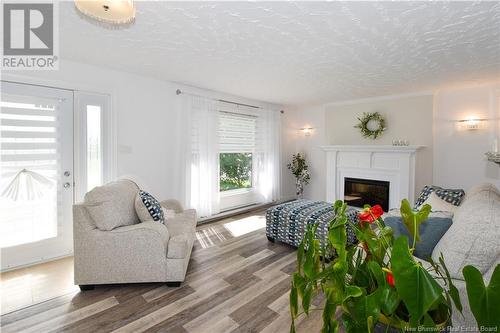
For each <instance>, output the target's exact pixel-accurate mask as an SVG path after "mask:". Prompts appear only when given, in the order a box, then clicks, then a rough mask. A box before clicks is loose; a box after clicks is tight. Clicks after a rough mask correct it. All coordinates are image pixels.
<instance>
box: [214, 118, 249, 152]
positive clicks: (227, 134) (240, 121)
mask: <svg viewBox="0 0 500 333" xmlns="http://www.w3.org/2000/svg"><path fill="white" fill-rule="evenodd" d="M256 120H257V117H255V116H253V115H246V114H239V113H234V112H226V111H219V128H218V135H219V150H220V152H221V153H252V152H253V151H254V150H255V132H256Z"/></svg>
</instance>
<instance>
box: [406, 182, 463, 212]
mask: <svg viewBox="0 0 500 333" xmlns="http://www.w3.org/2000/svg"><path fill="white" fill-rule="evenodd" d="M431 193H436V195H437V196H438V197H439V198H441V199H443V200H444V201H446V202H448V203H451V204H452V205H454V206H459V205H460V203H461V202H462V199H463V198H464V196H465V191H464V190H462V189H445V188H442V187H439V186H434V185H426V186H424V188H423V189H422V192H420V195H419V196H418V199H417V201H416V202H415V208H418V207H420V206H422V204H423V203H424V202H425V200H427V199H428V198H429V196H430V195H431Z"/></svg>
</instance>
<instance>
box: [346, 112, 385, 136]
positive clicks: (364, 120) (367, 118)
mask: <svg viewBox="0 0 500 333" xmlns="http://www.w3.org/2000/svg"><path fill="white" fill-rule="evenodd" d="M358 120H359V123H358V124H357V125H356V126H354V128H359V129H360V131H361V134H362V135H363V137H364V138H372V139H374V140H375V139H376V138H378V137H379V136H381V135H382V134H383V133H384V131H385V130H386V127H385V119H384V117H383V116H382V115H381V114H380V113H378V112H365V113H363V116H362V117H360V118H358Z"/></svg>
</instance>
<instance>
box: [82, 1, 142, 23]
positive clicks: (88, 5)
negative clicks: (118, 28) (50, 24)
mask: <svg viewBox="0 0 500 333" xmlns="http://www.w3.org/2000/svg"><path fill="white" fill-rule="evenodd" d="M75 6H76V8H77V9H78V11H80V12H81V13H82V14H84V15H86V16H88V17H91V18H92V19H94V20H97V21H100V22H105V23H109V24H114V25H120V24H128V23H132V22H133V21H134V19H135V6H134V1H133V0H75Z"/></svg>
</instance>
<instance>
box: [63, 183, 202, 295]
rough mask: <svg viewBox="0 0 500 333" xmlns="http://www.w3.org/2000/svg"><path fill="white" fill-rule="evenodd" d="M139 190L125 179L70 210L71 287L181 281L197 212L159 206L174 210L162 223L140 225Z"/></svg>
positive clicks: (169, 204)
mask: <svg viewBox="0 0 500 333" xmlns="http://www.w3.org/2000/svg"><path fill="white" fill-rule="evenodd" d="M138 192H139V188H138V187H137V185H136V184H135V183H134V182H132V181H129V180H120V181H116V182H113V183H110V184H107V185H104V186H101V187H97V188H95V189H93V190H92V191H90V192H89V193H87V194H86V195H85V199H84V202H83V203H80V204H75V205H74V206H73V225H74V230H73V233H74V257H75V284H78V285H80V288H81V289H82V290H85V289H92V288H93V286H94V285H96V284H113V283H135V282H167V284H168V285H171V286H178V285H180V283H181V282H182V281H184V278H185V275H186V270H187V267H188V263H189V258H190V255H191V250H192V247H193V243H194V239H195V228H196V211H195V210H184V209H183V207H182V205H181V204H180V203H179V202H178V201H176V200H166V201H162V202H161V205H162V206H163V207H165V208H167V209H172V210H174V211H175V213H176V214H175V217H173V218H170V219H168V220H167V222H166V223H165V225H164V224H161V223H159V222H156V221H153V220H151V221H145V222H142V223H141V222H140V221H139V218H138V216H137V214H136V213H135V206H134V202H135V196H136V195H137V193H138Z"/></svg>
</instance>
